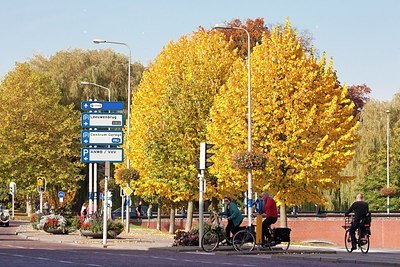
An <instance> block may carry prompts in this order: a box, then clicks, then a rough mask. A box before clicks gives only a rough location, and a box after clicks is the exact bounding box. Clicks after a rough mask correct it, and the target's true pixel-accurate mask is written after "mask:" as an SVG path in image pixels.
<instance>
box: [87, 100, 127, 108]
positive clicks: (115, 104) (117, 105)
mask: <svg viewBox="0 0 400 267" xmlns="http://www.w3.org/2000/svg"><path fill="white" fill-rule="evenodd" d="M81 109H82V110H123V109H124V102H99V101H84V102H81Z"/></svg>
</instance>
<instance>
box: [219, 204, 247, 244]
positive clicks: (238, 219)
mask: <svg viewBox="0 0 400 267" xmlns="http://www.w3.org/2000/svg"><path fill="white" fill-rule="evenodd" d="M224 203H225V207H226V209H225V211H224V212H221V213H220V214H219V215H225V216H226V217H227V219H228V225H227V226H226V228H225V235H226V241H227V242H228V244H230V243H231V233H232V237H233V235H234V234H235V233H236V232H237V231H238V230H239V226H240V224H241V223H242V221H243V215H242V213H241V212H240V211H239V209H238V207H237V206H236V203H235V202H233V201H232V200H231V198H230V197H229V196H225V197H224Z"/></svg>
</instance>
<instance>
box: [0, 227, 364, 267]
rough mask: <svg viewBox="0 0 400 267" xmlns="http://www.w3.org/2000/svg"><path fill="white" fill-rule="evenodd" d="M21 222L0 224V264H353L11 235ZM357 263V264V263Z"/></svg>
mask: <svg viewBox="0 0 400 267" xmlns="http://www.w3.org/2000/svg"><path fill="white" fill-rule="evenodd" d="M20 224H22V223H21V222H12V223H11V225H10V227H0V266H4V267H8V266H24V267H26V266H29V267H34V266H41V267H45V266H52V267H54V266H96V267H97V266H99V267H100V266H146V267H150V266H191V267H195V266H213V267H214V266H225V267H226V266H244V267H253V266H254V267H259V266H296V267H297V266H307V267H313V266H354V264H351V265H349V264H343V263H341V264H339V263H329V262H310V261H301V260H300V261H299V260H291V259H276V258H273V257H271V256H270V255H251V256H243V255H224V254H218V253H217V254H210V253H199V252H176V251H168V250H151V249H150V250H116V249H105V248H91V247H85V246H84V245H69V244H59V243H47V242H43V241H35V240H30V239H22V238H21V237H19V236H18V235H15V231H16V230H17V228H18V226H19V225H20ZM358 266H360V265H358Z"/></svg>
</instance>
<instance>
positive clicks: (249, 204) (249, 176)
mask: <svg viewBox="0 0 400 267" xmlns="http://www.w3.org/2000/svg"><path fill="white" fill-rule="evenodd" d="M213 29H224V30H241V31H245V32H246V34H247V107H248V109H247V112H248V113H247V116H248V119H247V120H248V123H247V138H248V140H247V150H248V151H249V152H251V65H250V64H251V60H250V41H251V39H250V33H249V31H248V30H246V29H245V28H241V27H235V26H230V25H227V24H216V25H215V26H214V27H213ZM247 179H248V189H247V191H248V192H247V198H248V200H247V216H248V225H249V226H251V208H252V205H253V197H252V196H253V192H252V190H253V188H252V173H251V170H248V172H247Z"/></svg>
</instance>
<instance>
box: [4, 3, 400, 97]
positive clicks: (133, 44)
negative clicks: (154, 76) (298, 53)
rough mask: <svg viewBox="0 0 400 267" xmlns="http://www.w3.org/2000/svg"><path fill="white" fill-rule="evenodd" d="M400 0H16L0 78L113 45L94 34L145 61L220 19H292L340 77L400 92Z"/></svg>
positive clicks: (377, 92)
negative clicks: (63, 54) (20, 65)
mask: <svg viewBox="0 0 400 267" xmlns="http://www.w3.org/2000/svg"><path fill="white" fill-rule="evenodd" d="M399 14H400V1H398V0H375V1H372V0H330V1H329V0H253V1H252V0H247V1H244V0H203V1H196V0H192V1H190V0H186V1H184V0H142V1H138V0H113V1H111V0H109V1H106V0H57V1H54V0H35V1H32V0H13V1H2V3H1V8H0V38H1V41H0V78H1V77H4V76H5V75H6V74H7V73H8V72H9V71H12V70H13V69H14V67H15V63H16V62H24V61H28V60H29V58H30V57H32V56H33V55H34V54H36V53H40V54H42V55H44V56H46V57H50V56H52V55H54V54H55V53H56V52H57V51H61V50H68V49H75V48H79V49H105V48H111V49H114V50H115V51H117V52H119V53H123V54H125V55H128V52H129V50H128V48H127V47H125V46H121V45H112V44H97V45H96V44H94V43H93V39H104V40H108V41H114V42H123V43H126V44H128V45H129V47H130V49H131V52H132V61H139V62H141V63H142V64H143V65H145V66H146V65H148V63H149V62H151V61H153V60H154V58H156V57H157V55H158V54H159V53H160V52H161V50H162V48H163V46H164V45H166V44H167V43H169V42H170V41H177V40H178V39H179V38H180V37H181V36H183V35H185V34H190V33H192V32H193V31H196V30H197V29H198V27H199V26H202V27H204V28H206V29H210V28H212V27H213V26H214V25H215V24H217V23H223V22H229V21H231V20H233V19H240V20H242V21H243V22H244V21H245V20H246V19H248V18H250V19H253V20H254V19H256V18H259V17H261V18H264V22H265V23H266V24H267V25H268V26H271V25H274V24H277V23H280V24H282V23H284V21H285V20H286V19H289V20H290V22H291V24H292V26H293V27H296V28H297V29H298V30H299V32H302V31H308V32H309V33H311V35H312V37H313V45H314V47H315V48H316V49H317V50H318V51H319V53H320V54H322V52H326V55H327V56H328V58H333V67H334V69H335V70H336V72H337V75H338V78H339V81H340V82H341V83H342V84H347V85H359V84H364V83H365V84H367V85H368V86H369V87H370V88H371V89H372V93H371V94H370V97H371V98H373V99H376V100H381V101H389V100H392V99H393V96H394V94H396V93H398V92H399V91H400V70H399V68H398V66H399V63H400V15H399Z"/></svg>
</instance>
